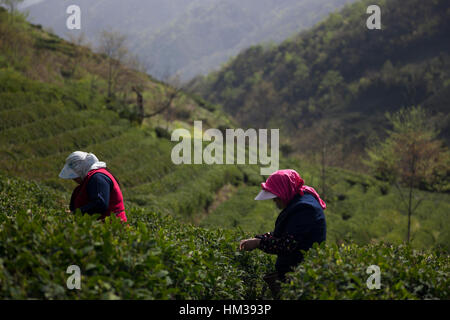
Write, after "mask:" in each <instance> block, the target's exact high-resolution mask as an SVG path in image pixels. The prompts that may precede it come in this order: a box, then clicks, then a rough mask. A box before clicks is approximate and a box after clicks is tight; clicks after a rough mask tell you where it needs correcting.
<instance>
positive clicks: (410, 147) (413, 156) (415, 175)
mask: <svg viewBox="0 0 450 320" xmlns="http://www.w3.org/2000/svg"><path fill="white" fill-rule="evenodd" d="M386 117H387V119H388V120H389V123H390V125H391V127H392V129H391V130H388V133H387V135H388V136H387V138H386V139H385V141H382V142H380V143H379V144H377V145H375V146H373V147H372V148H370V149H369V150H368V155H369V160H368V161H367V164H368V165H369V166H370V167H371V168H372V170H373V171H374V174H375V175H376V176H378V177H380V178H382V179H385V180H387V181H390V182H391V183H397V182H399V183H401V184H404V185H407V186H410V187H420V186H422V187H427V188H429V189H430V190H439V189H437V188H439V187H441V186H448V185H450V181H449V179H448V177H449V175H448V170H449V169H448V168H449V163H450V153H449V150H448V148H446V147H444V146H443V143H442V142H441V141H439V140H438V139H437V136H438V131H437V130H436V129H435V128H434V127H433V126H432V125H431V123H430V120H429V115H428V114H427V113H426V112H425V110H424V109H423V108H421V107H413V108H411V109H402V110H400V111H398V112H396V113H394V114H389V113H387V114H386ZM444 188H445V187H444ZM442 191H444V192H445V191H448V189H444V190H442Z"/></svg>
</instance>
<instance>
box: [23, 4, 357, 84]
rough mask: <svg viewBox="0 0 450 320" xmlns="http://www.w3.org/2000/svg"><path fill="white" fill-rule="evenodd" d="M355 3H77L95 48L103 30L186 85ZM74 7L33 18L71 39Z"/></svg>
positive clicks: (46, 8)
mask: <svg viewBox="0 0 450 320" xmlns="http://www.w3.org/2000/svg"><path fill="white" fill-rule="evenodd" d="M349 2H352V0H331V1H330V0H300V1H299V0H283V1H280V0H244V1H242V0H226V1H223V0H170V1H167V0H152V1H148V0H145V1H143V0H128V1H126V2H124V1H122V0H95V1H91V0H77V1H73V2H71V3H70V4H76V5H79V6H80V8H81V10H82V27H81V30H80V31H79V32H78V31H76V30H75V31H71V32H70V33H71V34H80V33H84V34H85V36H86V38H87V39H88V40H89V41H90V42H92V43H93V44H94V45H95V44H96V43H97V42H98V38H99V33H100V31H101V30H102V29H108V30H114V31H115V32H120V33H123V34H125V35H127V37H128V43H129V46H130V49H131V50H132V52H134V53H135V54H138V55H139V57H140V58H141V59H142V60H143V61H144V62H145V63H147V64H148V66H149V71H150V72H151V73H152V74H153V75H155V76H156V77H158V78H160V77H163V76H166V75H167V74H170V75H174V74H176V73H178V74H180V76H181V78H182V79H183V80H189V79H191V78H192V77H193V76H195V75H197V74H199V73H202V74H205V73H207V72H208V71H211V70H213V69H215V68H219V67H220V65H221V64H222V63H224V62H226V61H227V60H228V59H229V58H230V57H232V56H234V55H236V54H238V53H239V51H240V50H242V49H245V48H247V47H249V46H250V45H253V44H256V43H259V42H262V41H264V42H268V41H275V42H277V43H278V42H280V41H282V40H284V39H285V38H287V37H289V36H291V35H293V34H295V33H297V32H299V31H300V30H302V29H304V28H307V27H311V26H312V25H313V24H314V23H316V22H317V21H319V20H320V19H322V18H323V17H324V16H325V15H326V14H328V13H330V12H332V11H333V10H335V9H336V8H340V7H342V6H343V5H344V4H345V3H349ZM68 5H69V4H68V3H66V2H64V1H59V0H46V1H42V2H40V3H37V4H35V5H32V6H29V7H27V8H26V10H28V11H29V12H30V19H32V21H34V22H35V23H40V24H42V25H43V26H45V27H51V28H52V29H53V30H54V32H55V33H56V34H58V35H59V36H62V37H65V36H67V35H69V32H68V31H69V30H67V29H66V19H67V17H68V15H66V14H65V11H66V8H67V6H68Z"/></svg>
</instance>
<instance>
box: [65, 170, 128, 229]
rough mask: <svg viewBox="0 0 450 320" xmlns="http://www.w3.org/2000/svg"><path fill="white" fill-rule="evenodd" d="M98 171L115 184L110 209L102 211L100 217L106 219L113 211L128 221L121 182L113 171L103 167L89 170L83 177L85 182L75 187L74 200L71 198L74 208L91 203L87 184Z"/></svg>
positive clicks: (124, 220) (110, 198)
mask: <svg viewBox="0 0 450 320" xmlns="http://www.w3.org/2000/svg"><path fill="white" fill-rule="evenodd" d="M97 172H100V173H103V174H104V175H106V176H107V177H108V178H110V179H111V181H112V182H113V185H114V186H113V189H112V190H111V194H110V197H109V206H108V210H107V211H106V212H100V213H102V216H101V217H100V219H102V220H103V219H105V217H108V216H110V215H111V212H114V213H115V215H116V217H118V218H120V219H121V220H122V221H123V222H127V216H126V214H125V206H124V204H123V195H122V191H121V190H120V187H119V184H118V183H117V181H116V179H114V176H113V175H112V174H111V173H109V171H108V170H106V169H103V168H101V169H95V170H91V171H89V172H88V173H87V175H86V177H85V178H84V179H83V182H82V183H81V184H80V185H79V186H78V187H76V188H75V190H74V191H73V193H72V200H71V202H72V203H73V204H74V208H75V209H77V208H81V207H83V206H85V205H86V204H88V203H89V197H88V193H87V185H88V182H89V179H90V178H91V177H92V176H93V175H94V173H97Z"/></svg>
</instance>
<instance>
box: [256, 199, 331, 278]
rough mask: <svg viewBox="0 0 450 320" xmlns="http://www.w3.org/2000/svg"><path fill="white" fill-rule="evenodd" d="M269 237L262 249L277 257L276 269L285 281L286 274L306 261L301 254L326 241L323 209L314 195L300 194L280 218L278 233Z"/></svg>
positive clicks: (265, 237)
mask: <svg viewBox="0 0 450 320" xmlns="http://www.w3.org/2000/svg"><path fill="white" fill-rule="evenodd" d="M266 235H268V236H263V237H262V240H261V244H262V246H261V245H260V247H261V249H262V250H264V251H268V253H274V254H277V256H278V257H277V261H276V264H275V269H276V271H277V272H278V273H279V274H280V276H281V278H284V275H285V274H286V272H289V271H292V269H293V267H295V266H296V265H298V264H299V263H300V262H302V261H303V254H302V253H301V251H300V250H305V251H307V250H308V249H310V248H311V247H312V246H313V244H314V243H315V242H317V243H321V242H323V241H325V240H326V221H325V215H324V212H323V209H322V207H321V206H320V204H319V202H318V201H317V200H316V198H315V197H314V196H313V195H312V194H309V193H307V192H305V193H304V195H303V196H301V195H299V194H298V195H296V196H295V197H294V198H293V199H292V200H291V201H290V202H289V204H288V206H287V207H286V208H284V209H283V210H282V211H281V212H280V214H279V215H278V218H277V220H276V222H275V229H274V231H273V232H271V233H269V234H266ZM271 243H272V245H270V244H271ZM265 248H267V250H265ZM286 248H288V249H286Z"/></svg>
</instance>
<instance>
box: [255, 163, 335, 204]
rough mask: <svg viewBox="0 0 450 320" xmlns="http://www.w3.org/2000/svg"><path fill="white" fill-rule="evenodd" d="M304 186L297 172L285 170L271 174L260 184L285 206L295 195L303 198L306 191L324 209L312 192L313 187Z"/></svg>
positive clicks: (317, 196) (315, 193) (318, 197)
mask: <svg viewBox="0 0 450 320" xmlns="http://www.w3.org/2000/svg"><path fill="white" fill-rule="evenodd" d="M304 184H305V182H304V181H303V179H302V178H301V177H300V175H299V174H298V173H297V171H295V170H292V169H286V170H278V171H275V172H274V173H272V174H271V175H270V176H269V178H267V180H266V182H263V183H261V187H262V188H263V189H264V190H266V191H269V192H271V193H273V194H274V195H276V196H277V197H278V198H280V199H281V200H283V202H284V203H285V204H286V205H287V204H288V203H289V202H290V201H291V200H292V198H294V196H295V195H296V194H297V193H299V194H300V195H302V196H303V194H304V192H305V191H306V192H308V193H310V194H312V195H313V196H314V197H315V198H316V199H317V201H319V203H320V206H321V207H322V209H326V207H327V205H326V204H325V202H324V201H323V200H322V199H321V198H320V196H319V194H318V193H317V192H316V190H314V188H313V187H309V186H305V185H304Z"/></svg>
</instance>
